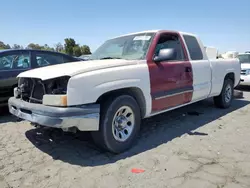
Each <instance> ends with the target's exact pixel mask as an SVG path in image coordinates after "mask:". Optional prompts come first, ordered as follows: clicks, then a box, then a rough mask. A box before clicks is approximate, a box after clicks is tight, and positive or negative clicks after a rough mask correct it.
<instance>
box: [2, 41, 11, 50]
mask: <svg viewBox="0 0 250 188" xmlns="http://www.w3.org/2000/svg"><path fill="white" fill-rule="evenodd" d="M0 49H10V45H9V44H4V42H2V41H0Z"/></svg>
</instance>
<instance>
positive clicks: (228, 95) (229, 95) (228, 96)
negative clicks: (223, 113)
mask: <svg viewBox="0 0 250 188" xmlns="http://www.w3.org/2000/svg"><path fill="white" fill-rule="evenodd" d="M231 98H232V88H231V86H230V85H229V84H228V85H227V87H226V91H225V102H226V103H228V102H230V100H231Z"/></svg>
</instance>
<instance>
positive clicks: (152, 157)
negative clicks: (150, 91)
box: [0, 92, 250, 188]
mask: <svg viewBox="0 0 250 188" xmlns="http://www.w3.org/2000/svg"><path fill="white" fill-rule="evenodd" d="M249 104H250V93H249V92H244V98H242V99H236V100H234V102H233V104H232V107H231V108H229V109H226V110H222V109H216V108H214V106H213V102H212V101H211V100H205V101H202V102H199V103H196V104H193V105H190V106H187V107H183V108H181V109H177V110H175V111H171V112H168V113H165V114H162V115H158V116H156V117H153V118H150V119H147V120H144V122H143V125H142V130H141V133H140V136H139V139H138V142H137V143H136V145H135V146H134V147H133V148H132V149H131V150H129V151H128V152H125V153H123V154H121V155H112V154H110V153H104V152H102V151H100V150H98V148H96V147H95V145H94V144H93V142H92V140H91V138H90V137H89V134H88V133H77V134H71V133H63V132H61V131H59V130H54V129H35V128H33V127H32V126H31V125H30V124H29V123H28V122H25V121H17V120H16V119H15V118H13V117H11V116H10V115H7V114H6V115H4V116H1V117H0V188H7V187H13V188H16V187H25V188H34V187H35V188H40V187H46V188H50V187H53V188H54V187H59V188H78V187H79V188H80V187H84V188H88V187H91V188H92V187H93V188H99V187H100V188H102V187H108V188H117V187H132V188H140V187H147V188H148V187H152V188H163V187H169V188H172V187H176V188H177V187H178V188H182V187H185V188H186V187H187V188H196V187H197V188H238V187H250V142H249V137H250V126H249V121H250V116H249V110H250V105H249ZM133 168H139V169H143V170H145V171H144V172H142V173H132V172H131V169H133Z"/></svg>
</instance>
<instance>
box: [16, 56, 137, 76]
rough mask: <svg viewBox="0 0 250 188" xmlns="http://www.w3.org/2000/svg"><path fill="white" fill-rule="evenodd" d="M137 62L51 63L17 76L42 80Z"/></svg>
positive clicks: (112, 60)
mask: <svg viewBox="0 0 250 188" xmlns="http://www.w3.org/2000/svg"><path fill="white" fill-rule="evenodd" d="M135 63H136V62H134V61H127V60H116V59H109V60H95V61H78V62H71V63H64V64H58V65H51V66H47V67H41V68H37V69H32V70H29V71H25V72H22V73H21V74H19V75H18V76H17V77H33V78H40V79H42V80H48V79H51V78H57V77H60V76H74V75H77V74H81V73H85V72H90V71H95V70H101V69H105V68H113V67H119V66H125V65H130V64H135Z"/></svg>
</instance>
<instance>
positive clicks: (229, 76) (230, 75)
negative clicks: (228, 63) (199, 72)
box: [225, 72, 235, 83]
mask: <svg viewBox="0 0 250 188" xmlns="http://www.w3.org/2000/svg"><path fill="white" fill-rule="evenodd" d="M226 79H230V80H232V81H233V83H234V82H235V76H234V73H233V72H230V73H227V75H226V76H225V80H226Z"/></svg>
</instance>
